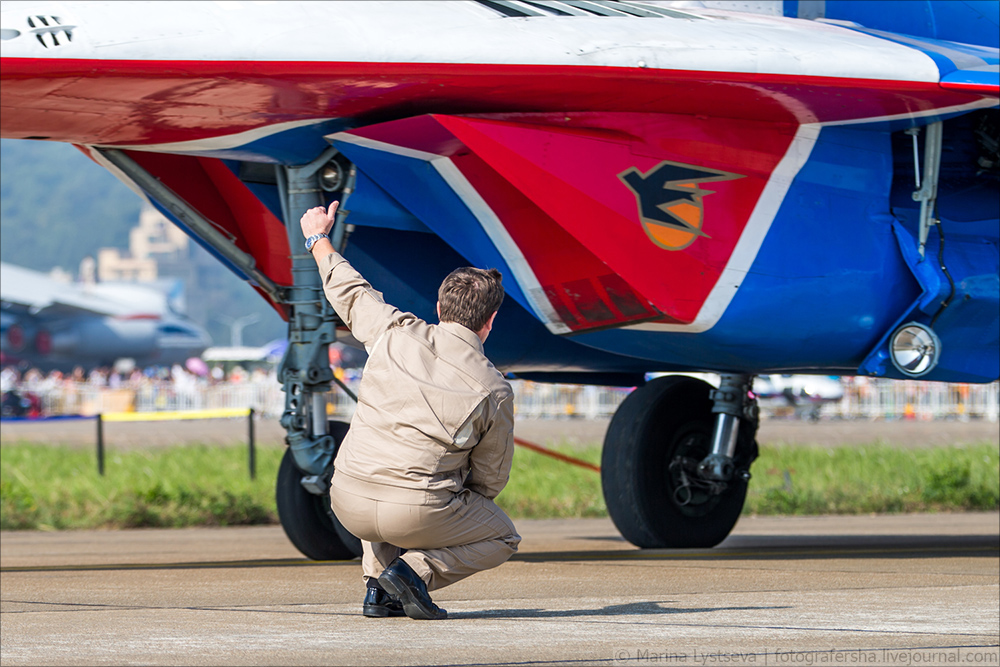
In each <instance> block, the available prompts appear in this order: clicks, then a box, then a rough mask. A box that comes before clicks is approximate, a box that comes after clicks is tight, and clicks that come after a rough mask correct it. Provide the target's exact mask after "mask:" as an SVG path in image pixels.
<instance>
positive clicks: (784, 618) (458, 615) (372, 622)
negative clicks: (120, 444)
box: [0, 513, 1000, 667]
mask: <svg viewBox="0 0 1000 667" xmlns="http://www.w3.org/2000/svg"><path fill="white" fill-rule="evenodd" d="M517 525H518V528H519V530H520V532H521V534H522V536H523V537H524V541H523V542H522V548H521V550H520V552H519V553H518V554H517V555H516V556H515V558H514V559H513V560H512V561H510V562H508V563H506V564H504V565H503V566H501V567H500V568H497V569H495V570H492V571H489V572H485V573H481V574H479V575H476V576H475V577H472V578H470V579H467V580H465V581H462V582H459V583H457V584H455V585H453V586H451V587H448V588H445V589H442V590H440V591H437V592H436V593H435V595H434V597H435V600H436V601H437V602H438V603H439V604H440V605H441V606H443V607H445V608H446V609H448V612H449V618H448V619H447V620H444V621H437V622H431V621H413V620H410V619H407V618H392V619H369V618H364V617H363V616H362V615H361V597H362V593H363V589H362V581H361V572H360V565H359V563H358V562H357V561H349V562H313V561H309V560H305V559H303V558H302V557H301V555H300V554H299V553H298V552H297V551H296V550H295V549H294V548H293V547H292V546H291V544H290V543H289V542H288V540H287V539H286V538H285V536H284V534H283V532H282V530H281V528H280V527H277V526H265V527H249V528H219V529H210V528H199V529H179V530H132V531H110V532H106V531H80V532H58V533H43V532H23V533H22V532H8V533H4V534H3V535H2V540H0V592H2V594H0V598H2V602H0V663H2V665H4V667H6V666H7V665H11V666H13V665H133V664H141V665H471V664H476V665H619V664H620V665H647V664H655V665H723V664H724V665H820V664H841V665H862V664H864V665H874V664H877V665H888V664H900V665H916V664H935V665H937V664H956V663H961V664H967V665H996V664H998V662H1000V596H998V586H1000V570H998V565H1000V514H997V513H976V514H938V515H902V516H870V517H869V516H862V517H783V518H753V517H746V518H743V519H742V520H741V521H740V522H739V524H738V525H737V527H736V529H735V531H734V532H733V534H732V535H731V536H730V537H729V538H728V539H727V540H726V541H725V542H724V543H723V544H722V545H720V546H719V547H717V548H715V549H710V550H684V551H666V550H663V551H661V550H645V551H642V550H638V549H636V548H635V547H633V546H632V545H630V544H628V543H627V542H625V541H624V540H622V538H621V537H620V536H619V535H618V532H617V531H616V530H615V528H614V526H613V524H612V523H611V522H610V521H608V520H604V519H593V520H590V519H586V520H558V521H557V520H546V521H519V522H517Z"/></svg>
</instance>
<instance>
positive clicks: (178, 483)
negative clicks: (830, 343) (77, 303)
mask: <svg viewBox="0 0 1000 667" xmlns="http://www.w3.org/2000/svg"><path fill="white" fill-rule="evenodd" d="M556 449H557V450H559V451H562V452H564V453H567V454H570V455H572V456H574V457H576V458H580V459H584V460H586V461H589V462H592V463H599V462H600V450H599V449H598V448H597V447H591V448H587V449H583V450H580V449H572V448H569V447H556ZM283 453H284V450H283V449H282V448H274V447H261V448H258V453H257V479H256V480H254V481H251V480H250V479H249V474H248V471H247V453H246V448H245V447H238V446H234V447H219V446H212V447H208V446H199V445H196V446H178V447H172V448H169V449H157V450H138V451H128V452H112V453H110V454H109V455H108V457H107V461H106V475H105V476H104V477H101V476H99V475H98V474H97V469H96V468H97V466H96V462H95V457H94V453H93V451H92V450H88V449H75V448H65V447H53V446H49V445H32V444H13V445H11V444H8V445H4V446H3V447H2V449H0V529H3V530H20V529H41V530H59V529H67V528H136V527H182V526H203V525H210V526H233V525H250V524H267V523H276V522H277V511H276V508H275V501H274V480H275V477H276V475H277V469H278V464H279V463H280V459H281V456H282V454H283ZM752 471H753V474H754V479H753V481H752V482H751V484H750V492H749V494H748V496H747V503H746V507H745V508H744V513H746V514H862V513H863V514H867V513H872V512H877V513H894V512H926V511H964V510H997V509H1000V453H998V450H997V448H996V447H995V446H994V445H991V444H979V445H970V446H967V447H960V448H935V449H898V448H893V447H889V446H884V445H871V446H864V447H838V448H833V449H821V448H812V447H808V448H806V447H764V448H763V449H762V451H761V457H760V458H759V459H758V460H757V462H756V463H755V464H754V466H753V469H752ZM498 502H499V504H500V505H501V506H502V507H504V509H506V510H507V511H508V512H509V513H510V514H511V516H513V517H515V518H561V517H600V516H606V515H607V509H606V507H605V505H604V498H603V496H602V495H601V488H600V476H599V475H598V474H596V473H594V472H593V471H590V470H586V469H583V468H579V467H576V466H571V465H568V464H566V463H562V462H560V461H556V460H554V459H551V458H549V457H546V456H544V455H542V454H538V453H535V452H532V451H529V450H526V449H522V448H518V449H517V451H516V454H515V456H514V467H513V470H512V472H511V481H510V483H509V484H508V486H507V488H506V489H505V490H504V492H503V493H502V494H501V495H500V497H499V498H498Z"/></svg>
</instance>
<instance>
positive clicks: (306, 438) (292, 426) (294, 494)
mask: <svg viewBox="0 0 1000 667" xmlns="http://www.w3.org/2000/svg"><path fill="white" fill-rule="evenodd" d="M336 153H337V151H336V150H335V149H333V148H329V149H327V150H326V151H324V152H323V154H322V155H320V156H319V157H318V158H316V159H315V160H313V162H311V163H309V164H307V165H304V166H299V167H282V166H278V167H276V171H275V175H276V178H277V184H278V190H279V193H280V195H281V208H282V213H283V215H284V218H285V226H286V227H287V229H288V244H289V247H290V248H291V251H292V281H293V285H292V286H291V287H289V288H287V298H286V299H285V303H287V304H288V306H289V308H290V315H289V318H288V349H287V350H286V352H285V356H284V358H283V359H282V360H281V366H280V368H279V370H278V380H279V381H280V382H281V383H282V389H283V391H284V392H285V410H284V413H283V414H282V415H281V425H282V427H284V429H285V432H286V436H285V441H286V442H287V443H288V450H287V451H286V452H285V457H284V459H283V460H282V463H281V468H280V470H279V471H278V485H277V490H276V498H277V501H278V515H279V518H280V519H281V525H282V527H283V528H284V529H285V533H286V534H287V535H288V537H289V539H290V540H291V541H292V543H293V544H294V545H295V546H296V547H297V548H298V549H299V551H301V552H302V553H303V554H305V555H306V556H308V557H309V558H313V559H317V560H334V559H345V558H353V557H354V556H360V555H361V543H360V541H359V540H357V539H356V538H354V536H353V535H351V534H350V533H349V532H347V531H346V530H345V529H344V528H343V526H342V525H340V522H339V521H338V520H337V517H336V516H335V515H334V514H333V511H332V510H331V509H330V496H329V490H330V479H331V477H332V474H333V460H334V457H335V456H336V453H337V447H338V446H339V445H340V442H341V441H342V440H343V438H344V435H346V433H347V425H346V424H341V423H339V422H329V423H328V422H327V416H326V394H327V392H329V391H330V385H331V382H332V381H333V380H334V377H333V371H332V370H331V369H330V363H329V346H330V343H332V342H334V341H335V340H336V324H337V316H336V313H335V312H334V311H333V308H332V307H331V306H330V304H329V302H328V301H327V300H326V297H325V295H324V294H323V284H322V280H321V277H320V275H319V272H318V271H317V270H316V262H315V261H314V260H313V258H312V257H311V256H310V255H309V253H308V252H306V251H305V249H304V248H303V245H302V243H303V238H302V232H301V228H300V225H299V219H300V217H301V216H302V215H303V214H304V213H305V212H306V211H307V210H309V209H310V208H313V207H315V206H325V205H326V196H325V195H324V191H327V192H329V191H331V189H330V187H329V185H328V184H327V183H326V182H325V181H324V177H325V172H326V171H329V170H327V169H326V168H327V167H329V166H330V165H331V163H332V161H333V160H334V158H335V156H336ZM338 166H339V165H338ZM348 192H349V188H344V190H343V192H342V194H341V199H340V201H341V206H343V203H344V201H345V199H346V196H347V194H348ZM343 215H344V214H343V212H341V213H339V214H338V219H337V224H336V225H335V226H334V229H333V230H332V234H331V241H333V243H334V247H336V248H340V247H341V244H342V240H343V238H344V228H345V224H344V221H343Z"/></svg>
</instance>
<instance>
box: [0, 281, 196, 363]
mask: <svg viewBox="0 0 1000 667" xmlns="http://www.w3.org/2000/svg"><path fill="white" fill-rule="evenodd" d="M210 344H211V339H210V338H209V336H208V332H206V331H205V330H204V329H202V328H201V327H200V326H198V325H197V324H195V323H194V322H193V321H192V320H190V319H189V318H187V317H185V316H184V315H182V314H180V313H178V312H176V311H175V310H174V309H173V308H172V307H171V305H170V299H169V294H168V293H166V292H164V291H163V290H162V289H158V288H156V287H154V286H151V285H144V284H138V283H119V282H113V283H110V282H109V283H93V284H79V283H63V282H60V281H57V280H54V279H53V278H51V277H49V276H48V275H47V274H44V273H40V272H38V271H32V270H30V269H25V268H23V267H19V266H14V265H12V264H8V263H6V262H4V263H0V354H2V360H3V363H5V364H7V363H19V362H25V363H27V364H28V365H30V366H34V367H36V368H39V369H40V370H43V371H48V370H53V369H57V370H61V371H64V372H67V371H71V370H72V369H73V368H74V367H76V366H81V367H83V368H84V369H89V368H94V367H97V366H111V365H113V364H114V363H115V361H116V360H118V359H122V358H129V359H133V360H134V361H135V364H136V365H137V366H151V365H171V364H174V363H184V362H185V360H187V359H188V358H190V357H196V356H198V355H200V354H201V353H202V352H203V351H204V350H205V348H207V347H208V346H209V345H210Z"/></svg>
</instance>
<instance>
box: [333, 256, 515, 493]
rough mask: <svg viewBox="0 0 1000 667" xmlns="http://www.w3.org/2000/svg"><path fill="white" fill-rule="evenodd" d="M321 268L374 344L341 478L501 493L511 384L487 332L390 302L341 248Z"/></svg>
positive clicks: (358, 330) (508, 452)
mask: <svg viewBox="0 0 1000 667" xmlns="http://www.w3.org/2000/svg"><path fill="white" fill-rule="evenodd" d="M320 272H321V273H323V275H324V276H325V280H324V287H325V292H326V295H327V298H328V299H329V300H330V303H331V304H333V306H334V308H335V309H336V310H337V313H338V314H339V315H340V316H341V317H342V318H343V319H344V321H345V323H346V324H347V325H348V326H349V327H350V329H351V331H352V332H353V333H354V335H355V337H356V338H358V340H360V341H361V342H362V343H364V344H365V347H366V348H367V349H368V352H369V358H368V363H367V364H366V366H365V370H364V373H363V375H362V380H361V389H360V392H359V394H358V407H357V411H356V412H355V414H354V418H353V419H352V420H351V429H350V431H349V432H348V435H347V438H346V439H345V441H344V443H343V444H342V446H341V448H340V451H339V452H338V454H337V460H336V462H335V464H334V466H335V469H336V471H337V481H336V483H337V484H338V485H342V486H345V487H347V488H350V489H351V490H352V491H354V492H355V493H359V494H363V495H366V496H367V497H371V498H375V499H382V500H398V501H401V502H425V501H427V502H433V501H434V500H440V499H443V498H445V497H446V496H447V495H449V494H453V493H457V492H459V491H461V490H462V489H463V488H470V489H472V490H474V491H476V492H477V493H479V494H481V495H483V496H486V497H487V498H495V497H496V496H497V494H499V493H500V491H501V490H502V489H503V487H504V486H505V485H506V483H507V478H508V476H509V474H510V466H511V460H512V458H513V450H514V447H513V445H514V443H513V427H514V411H513V391H512V390H511V387H510V384H509V383H508V382H507V381H506V380H505V379H504V378H503V376H502V375H501V374H500V372H499V371H498V370H497V369H496V368H495V367H494V366H493V364H492V363H490V361H489V359H487V358H486V356H485V355H484V354H483V344H482V341H481V340H480V339H479V336H478V335H477V334H476V333H475V332H473V331H472V330H470V329H468V328H467V327H465V326H463V325H461V324H458V323H455V322H443V323H441V324H439V325H433V324H428V323H427V322H424V321H423V320H421V319H419V318H417V317H416V316H414V315H413V314H411V313H404V312H401V311H400V310H399V309H398V308H395V307H393V306H391V305H389V304H386V303H385V301H384V299H383V298H382V295H381V293H379V292H377V291H375V290H374V289H372V287H371V285H369V284H368V283H367V281H365V280H364V278H363V277H362V276H361V275H360V274H359V273H357V271H355V270H354V268H353V267H351V265H350V264H349V263H348V262H347V261H346V260H344V259H343V257H341V256H340V255H337V254H332V255H328V256H327V257H325V258H323V259H322V260H321V261H320Z"/></svg>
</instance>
